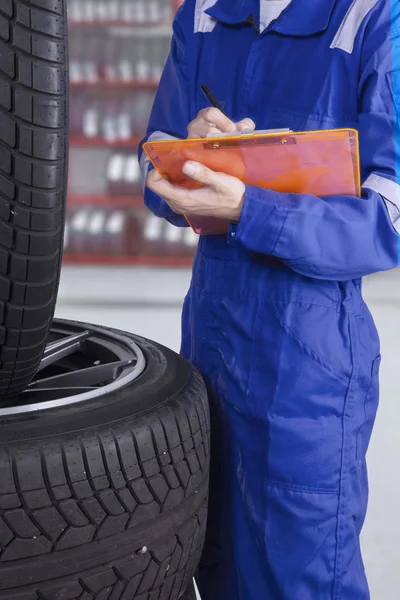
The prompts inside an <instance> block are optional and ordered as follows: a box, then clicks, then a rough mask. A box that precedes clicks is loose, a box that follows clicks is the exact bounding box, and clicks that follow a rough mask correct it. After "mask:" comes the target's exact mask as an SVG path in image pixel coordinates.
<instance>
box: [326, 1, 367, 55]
mask: <svg viewBox="0 0 400 600" xmlns="http://www.w3.org/2000/svg"><path fill="white" fill-rule="evenodd" d="M378 2H379V0H353V2H352V4H351V6H350V8H349V10H348V11H347V13H346V16H345V17H344V19H343V21H342V24H341V25H340V27H339V30H338V32H337V34H336V35H335V38H334V40H333V42H332V44H331V46H330V47H331V48H337V49H339V50H344V52H347V53H348V54H351V53H352V52H353V50H354V42H355V40H356V37H357V33H358V31H359V29H360V27H361V23H362V22H363V21H364V19H365V17H366V16H367V15H368V14H369V13H370V12H371V10H372V9H373V8H374V6H375V5H376V4H377V3H378Z"/></svg>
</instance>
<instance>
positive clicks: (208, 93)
mask: <svg viewBox="0 0 400 600" xmlns="http://www.w3.org/2000/svg"><path fill="white" fill-rule="evenodd" d="M201 91H202V92H203V94H204V95H205V97H206V98H207V100H208V101H209V103H210V104H211V106H214V107H215V108H218V110H219V111H221V112H222V114H223V115H225V117H227V118H228V119H230V117H229V115H227V114H226V112H225V111H224V109H223V108H222V106H221V105H220V103H219V102H218V100H217V99H216V97H215V96H214V94H213V93H212V92H211V90H209V89H208V87H207V86H206V85H202V86H201ZM230 120H232V119H230Z"/></svg>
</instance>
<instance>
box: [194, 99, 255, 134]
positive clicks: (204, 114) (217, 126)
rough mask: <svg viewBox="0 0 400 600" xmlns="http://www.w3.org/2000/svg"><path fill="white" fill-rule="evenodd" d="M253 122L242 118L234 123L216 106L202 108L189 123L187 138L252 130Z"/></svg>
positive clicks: (253, 127)
mask: <svg viewBox="0 0 400 600" xmlns="http://www.w3.org/2000/svg"><path fill="white" fill-rule="evenodd" d="M255 128H256V126H255V124H254V123H253V121H252V120H251V119H243V120H242V121H239V123H234V122H233V121H231V120H230V119H228V117H226V116H225V115H224V114H223V113H222V112H221V111H220V110H218V108H215V107H213V106H212V107H210V108H204V109H203V110H201V111H200V112H199V114H198V115H197V117H196V118H195V119H194V120H193V121H192V122H191V123H189V126H188V138H205V137H207V136H208V135H210V134H215V135H219V134H220V133H233V132H235V131H237V132H241V131H244V130H245V129H251V130H252V131H254V129H255Z"/></svg>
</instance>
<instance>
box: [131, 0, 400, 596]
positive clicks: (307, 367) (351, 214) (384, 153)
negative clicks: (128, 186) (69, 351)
mask: <svg viewBox="0 0 400 600" xmlns="http://www.w3.org/2000/svg"><path fill="white" fill-rule="evenodd" d="M398 13H400V2H398V0H392V1H391V0H354V1H352V0H310V1H309V2H305V1H304V0H292V1H290V0H274V1H272V0H217V1H216V0H186V1H185V2H184V4H183V6H182V7H181V8H180V10H179V11H178V13H177V16H176V19H175V22H174V36H173V41H172V47H171V52H170V56H169V58H168V61H167V64H166V67H165V70H164V74H163V76H162V80H161V83H160V86H159V90H158V94H157V97H156V100H155V105H154V109H153V112H152V115H151V118H150V123H149V127H148V133H147V137H146V139H148V140H157V139H164V138H165V139H168V138H171V137H175V138H186V137H187V136H189V137H204V136H206V135H207V134H208V133H218V132H228V131H233V130H235V128H236V129H238V130H243V129H244V128H247V127H249V126H251V127H254V126H256V127H257V129H274V128H290V129H291V130H293V131H304V130H317V129H331V128H341V127H351V128H356V129H358V131H359V134H360V151H361V176H362V197H361V198H356V197H351V196H329V197H324V198H318V197H315V196H312V195H307V194H301V195H294V194H282V193H277V192H274V191H272V190H267V189H261V188H258V187H254V186H245V185H244V184H243V183H242V182H241V181H239V180H237V179H235V178H234V177H230V176H228V175H225V174H223V173H215V172H211V171H210V170H208V169H206V168H205V167H203V166H202V165H199V164H196V163H189V164H186V166H185V167H184V172H185V173H186V174H187V175H189V176H190V177H192V178H193V179H194V180H196V181H199V182H202V183H204V184H205V185H204V187H202V188H201V189H197V190H191V191H190V192H188V190H184V189H183V188H179V187H174V186H172V185H171V184H170V183H168V182H166V181H164V180H161V179H160V177H159V176H158V175H157V173H156V172H155V171H154V170H152V171H151V172H150V169H149V164H148V162H147V160H146V157H145V155H144V154H142V155H141V165H142V169H143V173H144V176H145V177H147V189H146V191H145V202H146V205H147V206H148V207H149V208H150V209H151V210H152V211H153V213H154V214H156V215H158V216H159V217H162V218H165V219H167V220H168V221H169V222H170V223H173V224H174V225H176V226H178V227H180V226H186V225H187V223H186V221H185V219H184V217H183V216H182V215H183V213H198V214H202V215H213V216H217V217H223V218H225V219H229V220H230V221H231V226H230V229H229V233H228V235H223V236H216V235H215V236H201V238H200V240H199V248H198V252H197V255H196V258H195V262H194V267H193V277H192V282H191V286H190V290H189V293H188V295H187V297H186V299H185V303H184V310H183V340H182V353H183V355H184V356H185V357H187V358H188V359H189V360H190V361H192V363H194V364H195V365H196V366H197V367H198V368H199V369H200V371H201V373H202V374H203V376H204V378H205V380H206V383H207V385H208V389H209V393H210V402H211V411H212V436H213V437H212V468H211V471H212V475H211V498H210V515H209V522H208V532H207V540H206V545H205V549H204V553H203V558H202V563H201V568H200V571H199V587H200V593H201V596H202V599H203V600H239V599H240V600H328V599H329V600H366V599H367V598H369V592H368V585H367V581H366V576H365V571H364V566H363V561H362V557H361V553H360V544H359V535H360V531H361V528H362V525H363V521H364V517H365V513H366V507H367V495H368V486H367V470H366V461H365V456H366V451H367V446H368V443H369V439H370V435H371V430H372V426H373V423H374V419H375V413H376V409H377V404H378V371H379V362H380V349H379V340H378V335H377V332H376V329H375V326H374V323H373V320H372V318H371V315H370V313H369V311H368V309H367V307H366V305H365V304H364V302H363V300H362V296H361V278H362V277H363V276H364V275H368V274H370V273H374V272H377V271H382V270H386V269H391V268H393V267H395V266H396V265H397V264H398V231H400V186H399V183H400V179H399V173H398V172H397V173H396V163H397V166H399V163H400V156H399V152H400V141H399V138H400V136H399V113H398V112H397V111H399V110H400V100H399V98H396V92H397V94H399V93H400V81H399V79H400V76H399V73H400V56H399V54H400V18H399V16H398ZM396 63H397V64H396ZM202 84H205V85H207V86H208V87H209V88H210V90H211V91H212V92H213V93H214V95H215V96H216V98H217V99H218V100H219V101H220V103H221V105H222V106H223V107H224V109H225V112H226V113H227V114H229V115H230V116H232V121H231V120H229V119H228V118H227V117H226V116H224V115H223V114H222V113H221V112H219V111H218V110H217V109H215V108H208V107H207V99H206V98H205V97H204V96H203V94H202V92H201V89H200V88H201V85H202ZM396 102H397V108H396ZM249 119H251V121H250V120H249ZM338 177H340V173H338Z"/></svg>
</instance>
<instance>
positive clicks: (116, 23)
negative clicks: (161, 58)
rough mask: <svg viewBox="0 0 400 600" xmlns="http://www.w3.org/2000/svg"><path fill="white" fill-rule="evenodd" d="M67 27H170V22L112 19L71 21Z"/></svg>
mask: <svg viewBox="0 0 400 600" xmlns="http://www.w3.org/2000/svg"><path fill="white" fill-rule="evenodd" d="M69 27H71V28H74V27H87V28H91V27H93V28H97V29H99V28H102V27H148V28H150V27H164V28H167V27H170V22H168V21H165V20H164V21H162V20H160V21H137V20H136V21H135V20H131V21H124V20H122V19H114V20H104V21H101V20H92V21H75V20H73V19H70V20H69Z"/></svg>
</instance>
